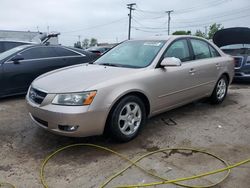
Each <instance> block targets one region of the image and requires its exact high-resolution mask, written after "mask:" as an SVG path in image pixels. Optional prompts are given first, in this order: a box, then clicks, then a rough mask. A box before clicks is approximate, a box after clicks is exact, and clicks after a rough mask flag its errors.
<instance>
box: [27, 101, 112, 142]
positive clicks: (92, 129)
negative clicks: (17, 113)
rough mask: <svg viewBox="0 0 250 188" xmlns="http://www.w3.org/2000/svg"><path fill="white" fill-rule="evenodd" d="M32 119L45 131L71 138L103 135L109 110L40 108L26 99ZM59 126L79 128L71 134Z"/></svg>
mask: <svg viewBox="0 0 250 188" xmlns="http://www.w3.org/2000/svg"><path fill="white" fill-rule="evenodd" d="M26 101H27V108H28V110H29V115H30V117H31V119H32V120H33V121H34V122H35V123H36V124H37V125H38V126H40V127H42V128H43V129H46V130H48V131H50V132H53V133H55V134H59V135H64V136H69V137H86V136H93V135H101V134H102V133H103V131H104V127H105V123H106V117H107V112H108V110H105V109H104V110H98V111H89V106H60V105H53V104H47V105H45V106H39V105H37V104H35V103H33V102H32V101H30V100H29V99H28V97H26ZM59 125H64V126H65V125H70V126H78V129H77V130H75V131H73V132H70V131H64V130H61V129H59Z"/></svg>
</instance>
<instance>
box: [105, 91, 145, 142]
mask: <svg viewBox="0 0 250 188" xmlns="http://www.w3.org/2000/svg"><path fill="white" fill-rule="evenodd" d="M145 122H146V110H145V106H144V104H143V102H142V100H141V99H140V98H139V97H137V96H133V95H130V96H126V97H124V98H123V99H121V100H120V101H119V103H118V104H117V105H116V106H115V107H114V108H113V109H112V111H111V112H110V116H109V120H108V132H109V134H110V136H111V137H113V138H114V139H116V140H118V141H121V142H127V141H129V140H131V139H133V138H135V137H136V136H137V135H138V133H139V131H140V129H141V128H142V127H143V125H144V124H145Z"/></svg>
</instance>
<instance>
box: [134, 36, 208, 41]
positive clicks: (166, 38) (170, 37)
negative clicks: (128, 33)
mask: <svg viewBox="0 0 250 188" xmlns="http://www.w3.org/2000/svg"><path fill="white" fill-rule="evenodd" d="M178 38H197V39H203V40H204V38H202V37H197V36H192V35H162V36H152V37H147V38H136V39H131V40H155V41H159V40H160V41H167V40H170V39H173V40H174V39H178Z"/></svg>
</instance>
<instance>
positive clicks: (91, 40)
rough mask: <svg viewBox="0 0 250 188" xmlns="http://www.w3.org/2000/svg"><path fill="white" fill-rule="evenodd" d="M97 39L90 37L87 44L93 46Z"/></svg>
mask: <svg viewBox="0 0 250 188" xmlns="http://www.w3.org/2000/svg"><path fill="white" fill-rule="evenodd" d="M97 43H98V42H97V39H95V38H91V39H90V44H89V46H95V45H97Z"/></svg>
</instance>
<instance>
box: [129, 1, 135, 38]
mask: <svg viewBox="0 0 250 188" xmlns="http://www.w3.org/2000/svg"><path fill="white" fill-rule="evenodd" d="M134 5H136V3H130V4H127V8H128V9H129V14H128V16H129V22H128V40H130V33H131V18H132V10H135V9H134V8H133V6H134Z"/></svg>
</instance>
